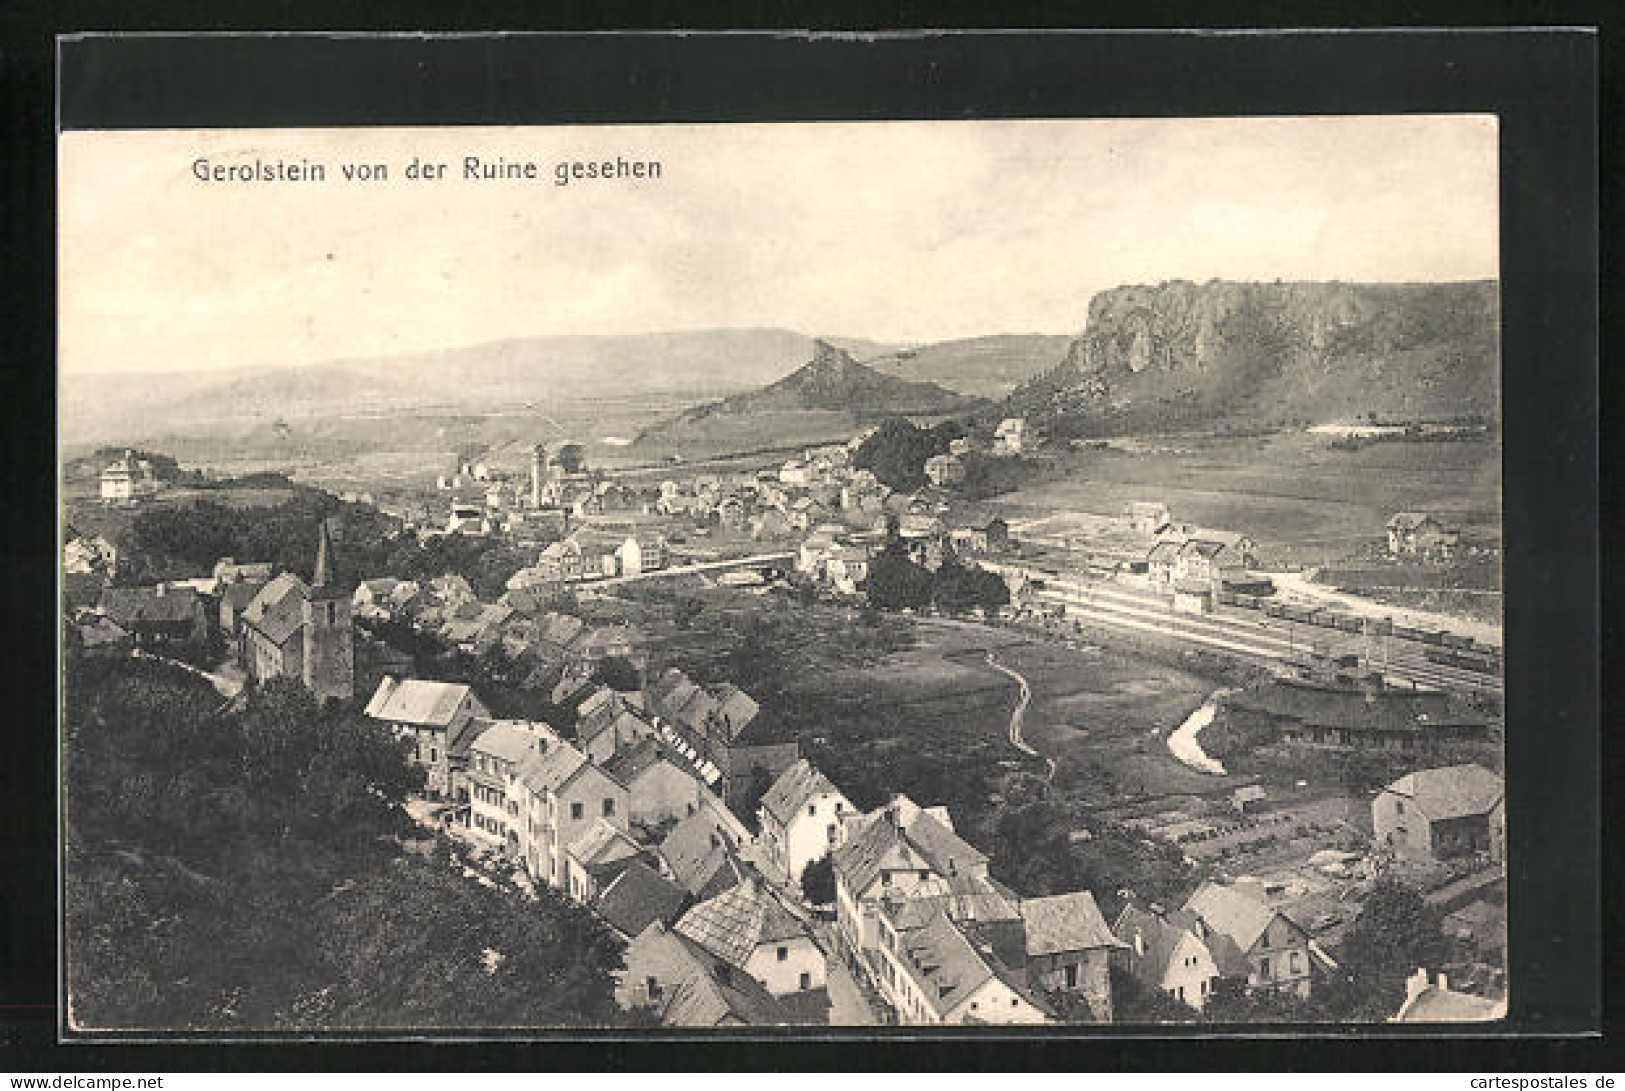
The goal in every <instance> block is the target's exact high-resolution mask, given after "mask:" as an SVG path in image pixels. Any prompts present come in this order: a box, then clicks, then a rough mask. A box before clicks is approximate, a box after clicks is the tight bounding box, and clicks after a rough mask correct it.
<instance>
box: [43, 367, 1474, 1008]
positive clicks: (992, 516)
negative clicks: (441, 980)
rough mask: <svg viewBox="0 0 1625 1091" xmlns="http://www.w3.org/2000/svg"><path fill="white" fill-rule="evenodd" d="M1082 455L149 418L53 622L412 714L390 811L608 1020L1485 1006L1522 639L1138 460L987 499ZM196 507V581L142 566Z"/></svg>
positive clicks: (1027, 425)
mask: <svg viewBox="0 0 1625 1091" xmlns="http://www.w3.org/2000/svg"><path fill="white" fill-rule="evenodd" d="M821 351H822V350H821ZM1078 447H1079V444H1078V443H1077V442H1076V441H1069V440H1067V439H1066V438H1064V437H1061V436H1052V435H1048V434H1046V432H1045V430H1044V428H1042V427H1041V426H1040V425H1038V424H1036V423H1034V422H1032V421H1029V420H1027V419H1026V418H1023V417H1002V418H998V419H994V420H987V421H977V420H952V419H938V420H935V421H914V420H910V419H908V418H905V417H890V418H887V419H885V420H882V421H880V422H878V423H876V424H874V425H872V426H870V427H867V428H865V429H864V430H863V431H861V432H859V433H858V434H856V435H854V436H852V437H851V438H850V440H849V441H847V442H844V443H834V442H832V443H824V444H817V445H812V446H807V447H804V448H800V449H796V450H793V451H782V450H781V451H778V452H775V453H772V454H771V455H764V456H759V457H756V458H734V459H719V460H717V461H716V462H714V463H705V462H703V461H697V462H694V463H688V462H684V461H681V460H668V461H667V462H665V463H664V464H656V465H647V466H640V467H629V468H617V469H614V470H604V469H598V468H595V467H593V466H591V465H589V460H588V456H587V452H586V449H585V448H584V446H583V445H582V444H580V443H576V442H569V441H565V442H555V443H554V444H552V445H551V447H550V446H549V445H546V444H535V445H532V446H531V448H530V450H529V452H528V455H529V457H528V460H527V462H526V463H524V464H516V463H515V462H513V461H512V460H511V459H510V460H509V461H507V462H503V461H501V460H499V459H497V458H496V457H494V456H493V457H486V456H482V455H471V456H470V457H468V458H466V459H459V460H458V462H457V464H456V465H455V466H447V467H444V468H443V470H442V471H441V472H438V473H436V474H434V475H433V480H432V482H430V483H428V484H426V485H425V486H423V487H422V488H419V489H417V490H415V491H413V490H403V489H399V488H395V489H392V490H389V491H386V490H383V489H380V490H378V491H376V492H373V491H367V490H359V489H358V490H349V491H344V492H342V493H340V494H339V495H334V494H331V493H326V492H322V491H321V490H316V489H312V488H310V487H309V486H296V485H295V484H294V483H293V482H291V481H289V480H287V479H286V478H280V477H278V476H277V475H262V478H261V479H227V478H221V477H218V476H211V475H210V474H208V473H202V472H198V471H194V470H187V471H181V470H180V469H179V467H177V466H175V465H174V463H173V460H166V459H164V458H163V457H162V456H159V455H156V454H154V453H152V452H142V451H137V450H134V449H130V450H124V451H121V452H117V453H113V455H112V457H111V458H109V459H108V460H107V461H105V462H104V463H101V464H99V466H96V467H92V468H91V472H92V474H93V476H89V477H87V478H86V479H85V481H84V484H83V487H82V488H81V490H80V492H78V493H77V494H72V495H70V496H69V497H68V498H67V499H66V500H65V504H66V509H67V510H66V511H65V515H64V518H65V520H66V529H65V531H64V555H63V576H62V592H63V600H64V609H65V611H66V615H65V622H66V629H65V637H64V639H65V645H66V647H67V648H68V649H69V651H70V653H71V655H72V656H74V657H76V661H77V662H78V663H79V664H80V667H79V668H78V669H80V670H93V669H97V668H96V665H97V664H107V665H112V664H129V663H132V662H133V663H137V664H147V665H162V666H163V668H164V669H166V670H171V671H175V672H183V673H184V674H186V675H189V676H191V677H192V678H194V679H196V680H199V681H202V682H206V683H207V685H208V687H210V689H211V690H212V691H213V692H214V694H215V695H216V696H217V697H218V700H219V702H220V710H219V714H221V715H230V714H233V713H234V712H240V711H242V710H244V709H248V708H250V707H251V706H252V705H253V703H254V701H255V700H256V699H257V698H256V694H259V693H261V692H262V691H266V692H269V691H271V690H274V689H276V687H279V686H284V687H285V686H290V685H291V686H296V687H298V689H300V690H301V691H303V693H305V694H306V695H308V698H309V700H310V701H311V702H312V704H311V707H312V708H313V709H325V712H323V713H322V714H323V715H352V716H355V717H358V718H359V720H361V721H364V722H365V723H366V724H370V725H373V726H374V727H375V728H376V729H377V730H379V731H382V732H387V735H388V737H389V738H391V739H393V740H395V741H396V744H397V745H398V747H399V752H400V754H401V755H402V756H403V757H404V760H405V761H406V762H407V764H408V765H409V766H410V767H411V768H412V769H413V770H415V771H416V772H415V776H416V780H415V782H414V785H413V788H412V790H411V792H410V794H409V798H407V799H406V801H405V809H406V811H407V812H408V813H409V814H410V815H411V817H412V819H413V820H414V822H415V824H416V830H417V832H416V833H415V834H414V835H413V836H412V837H410V838H407V839H406V841H405V842H404V843H406V844H408V845H412V846H420V844H421V846H428V845H438V846H439V849H438V850H435V851H437V852H438V853H439V854H440V855H439V856H438V857H436V858H437V859H440V860H442V862H443V863H444V864H445V866H446V867H447V869H448V870H449V871H450V872H451V873H453V874H454V875H458V876H462V877H464V878H467V879H468V880H469V881H472V882H476V883H478V884H480V885H482V886H484V887H486V888H488V889H489V890H491V891H494V892H496V894H497V895H498V896H500V897H501V898H503V899H508V900H510V901H512V902H513V903H514V904H516V905H520V906H524V905H530V906H538V907H539V906H542V905H544V904H547V905H551V904H556V903H559V902H561V901H562V902H564V903H568V904H571V905H574V906H579V907H581V908H583V909H585V910H586V911H588V912H589V913H590V914H591V916H592V918H593V919H594V920H595V921H596V922H597V923H598V925H599V926H601V927H602V929H604V930H606V931H607V933H608V934H609V935H610V936H612V937H613V939H614V943H615V944H616V946H617V947H618V948H619V951H620V954H619V956H618V959H617V961H616V965H615V968H614V972H613V974H612V977H613V999H614V1003H615V1005H616V1007H617V1008H618V1009H619V1010H620V1011H621V1012H623V1013H625V1015H626V1016H627V1017H628V1018H643V1019H647V1020H649V1021H650V1022H651V1023H654V1024H663V1025H668V1026H680V1027H695V1026H735V1025H748V1026H757V1025H925V1024H978V1023H979V1024H1046V1023H1092V1024H1104V1023H1112V1022H1123V1023H1133V1022H1195V1021H1198V1020H1203V1019H1211V1020H1214V1021H1219V1022H1238V1021H1243V1022H1244V1021H1269V1020H1271V1019H1278V1020H1296V1021H1317V1020H1324V1021H1361V1020H1384V1019H1388V1020H1398V1021H1405V1020H1418V1021H1427V1022H1437V1021H1457V1020H1461V1021H1469V1020H1484V1019H1493V1018H1497V1017H1498V1016H1499V1015H1501V1014H1503V1013H1504V1011H1505V991H1506V981H1505V954H1504V944H1505V909H1504V899H1505V866H1504V857H1505V852H1504V844H1505V836H1504V835H1505V818H1504V789H1503V784H1502V779H1501V776H1500V773H1499V770H1500V760H1501V759H1500V737H1501V731H1502V723H1501V719H1502V715H1503V714H1502V712H1501V707H1500V696H1501V687H1502V681H1501V668H1502V653H1501V646H1500V635H1499V625H1498V624H1492V623H1490V622H1488V621H1485V620H1482V619H1475V618H1473V617H1468V616H1460V615H1457V616H1445V615H1442V614H1440V613H1438V612H1436V611H1433V610H1431V609H1429V608H1427V607H1426V606H1425V605H1416V604H1414V603H1411V602H1407V601H1405V600H1404V599H1400V598H1394V597H1392V596H1390V597H1388V598H1383V597H1381V596H1380V595H1379V594H1376V593H1369V594H1368V593H1362V590H1363V589H1362V588H1361V587H1359V586H1356V583H1357V581H1355V580H1354V579H1353V577H1352V576H1351V577H1349V578H1348V580H1347V581H1342V582H1328V580H1327V579H1325V578H1317V577H1319V576H1322V575H1323V573H1322V572H1321V571H1320V570H1319V569H1320V568H1323V567H1327V566H1310V565H1305V564H1302V563H1299V562H1295V561H1293V560H1291V559H1290V558H1282V557H1279V556H1277V557H1272V556H1271V555H1270V552H1271V551H1270V547H1269V543H1267V542H1262V541H1258V540H1255V538H1258V537H1260V536H1259V535H1258V533H1257V532H1256V531H1255V530H1254V529H1253V528H1251V527H1249V526H1246V525H1236V526H1230V527H1222V528H1221V527H1212V526H1204V525H1200V524H1199V523H1197V522H1194V521H1191V520H1189V519H1188V518H1185V517H1183V516H1182V515H1181V513H1180V512H1179V511H1177V510H1174V509H1173V508H1172V506H1171V505H1170V504H1169V503H1166V502H1164V501H1163V500H1162V499H1161V498H1159V497H1158V496H1156V495H1155V494H1147V495H1143V496H1142V497H1141V498H1140V499H1135V500H1132V501H1131V502H1129V503H1127V504H1126V505H1121V506H1114V505H1112V504H1111V503H1109V502H1101V503H1097V504H1095V505H1094V509H1095V510H1088V509H1087V508H1086V507H1084V506H1083V505H1080V506H1079V507H1078V508H1077V509H1074V510H1053V511H1051V512H1050V513H1048V514H1039V515H1032V516H1024V515H1018V514H1016V513H1008V514H1007V513H1005V512H1003V511H1001V510H1000V509H998V508H996V507H993V506H990V505H988V504H986V503H985V502H983V501H984V498H985V496H986V495H987V494H989V493H994V494H996V493H997V492H998V491H999V486H997V485H994V486H992V487H986V486H987V483H988V482H989V481H995V482H997V481H1000V480H1003V478H1005V477H1009V476H1010V475H1016V474H1020V473H1036V472H1040V470H1041V468H1042V466H1043V465H1044V464H1045V459H1048V458H1065V457H1070V454H1069V453H1070V452H1072V451H1074V450H1076V449H1078ZM1035 468H1037V469H1035ZM1001 475H1002V476H1001ZM1084 487H1085V488H1086V487H1087V486H1086V485H1085V486H1084ZM301 504H303V505H304V506H301ZM1102 509H1104V510H1102ZM284 510H286V512H287V513H288V514H287V515H286V516H285V517H284V516H282V515H275V516H273V515H268V514H264V513H280V512H284ZM177 513H182V514H177ZM234 513H235V514H234ZM183 515H184V517H185V518H188V519H192V520H194V522H188V523H185V524H184V525H183V526H182V527H181V529H174V528H169V527H168V526H167V524H166V522H165V521H166V520H168V519H178V518H182V517H183ZM239 517H241V520H242V521H243V522H244V523H245V524H246V523H250V522H255V521H259V522H262V523H265V522H270V521H272V520H273V518H274V519H280V520H282V521H281V522H279V523H277V524H276V525H277V526H278V527H279V528H280V530H281V531H282V532H283V533H280V534H279V535H278V537H277V540H276V541H275V542H267V543H265V545H264V547H263V548H264V549H265V552H264V553H263V554H261V555H254V556H251V555H247V554H246V553H243V552H234V553H232V554H231V555H227V554H225V553H217V554H215V555H214V556H213V557H212V558H210V560H212V564H210V563H207V562H206V561H204V560H203V559H202V557H203V555H202V554H199V553H196V551H197V550H199V549H205V548H207V543H209V542H212V541H216V540H218V541H219V542H220V543H221V545H222V546H229V548H231V549H233V550H241V549H244V548H249V546H248V545H246V544H245V543H247V542H250V541H252V540H253V539H251V538H250V537H249V535H248V532H247V531H246V530H245V531H243V532H242V533H241V534H239V535H238V537H236V538H235V539H234V538H233V537H232V534H231V533H228V532H227V531H226V530H225V529H221V528H219V527H215V526H212V525H206V524H208V521H209V520H210V519H216V520H220V521H222V522H230V521H231V520H233V519H238V518H239ZM232 525H234V526H235V525H236V524H235V523H234V524H232ZM217 530H218V534H216V533H215V532H216V531H217ZM177 541H184V544H185V548H188V549H191V550H192V551H193V552H194V554H195V556H196V559H195V560H194V561H193V562H192V563H196V564H197V565H198V567H196V568H195V569H192V570H190V571H185V570H183V569H184V567H185V566H184V564H180V565H179V567H177V562H176V559H175V557H174V556H173V555H171V556H168V557H160V556H158V555H159V554H161V553H162V552H163V547H162V543H165V542H170V543H174V542H177ZM1359 549H1360V550H1362V551H1363V552H1362V553H1361V554H1360V555H1361V556H1363V557H1365V558H1367V559H1366V560H1364V561H1362V562H1361V563H1362V564H1363V565H1364V566H1365V568H1366V569H1377V568H1381V567H1382V566H1389V567H1392V568H1394V569H1395V570H1403V571H1404V572H1406V573H1416V572H1420V573H1422V577H1417V576H1414V575H1407V577H1406V578H1407V579H1410V580H1412V581H1415V580H1418V579H1421V578H1423V577H1426V576H1427V574H1428V573H1429V572H1432V571H1440V570H1444V569H1446V568H1448V567H1449V566H1451V565H1454V564H1456V563H1457V562H1460V561H1461V560H1462V559H1463V558H1467V557H1472V558H1475V559H1476V561H1487V562H1489V563H1493V560H1494V556H1495V549H1496V546H1495V544H1494V543H1493V542H1486V541H1482V540H1476V539H1474V538H1473V537H1472V536H1471V535H1468V534H1466V533H1464V532H1463V531H1462V529H1461V528H1460V527H1458V526H1455V525H1453V524H1452V523H1451V522H1450V520H1449V519H1448V518H1446V517H1444V516H1441V515H1439V514H1435V513H1430V512H1426V511H1414V510H1411V511H1396V512H1393V513H1391V517H1390V518H1388V519H1387V520H1386V522H1385V523H1377V524H1373V525H1370V526H1369V527H1368V528H1367V535H1366V541H1365V542H1364V543H1363V544H1361V545H1360V546H1359ZM273 550H274V551H275V552H274V553H273V552H272V551H273ZM442 563H443V564H444V565H445V567H444V568H440V569H437V568H436V567H435V566H436V565H438V564H442ZM1343 567H1344V568H1345V569H1349V570H1352V569H1353V568H1354V566H1353V565H1351V564H1349V563H1344V565H1343ZM109 669H111V667H110V666H109ZM412 851H419V848H417V847H414V848H413V849H412ZM423 851H429V850H428V849H426V848H424V849H423ZM537 911H538V912H539V911H540V910H539V909H538V910H537ZM1396 922H1399V923H1398V924H1396ZM1395 928H1401V930H1402V931H1403V930H1404V929H1409V930H1410V931H1409V933H1408V934H1403V935H1395V934H1393V929H1395ZM487 955H488V956H489V960H490V962H491V966H492V967H495V966H496V965H497V964H498V963H500V962H501V961H502V960H503V959H504V957H506V953H505V952H503V951H501V950H498V949H495V948H492V949H490V950H488V951H487ZM1411 963H1415V964H1414V965H1413V964H1411ZM491 972H492V973H495V972H496V970H495V969H494V968H493V969H491Z"/></svg>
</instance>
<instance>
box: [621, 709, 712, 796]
mask: <svg viewBox="0 0 1625 1091" xmlns="http://www.w3.org/2000/svg"><path fill="white" fill-rule="evenodd" d="M626 715H628V716H631V713H626ZM634 719H635V717H634ZM642 722H643V721H641V720H639V721H638V723H642ZM651 730H652V729H651ZM662 762H664V763H665V764H667V765H670V766H671V767H672V768H674V769H676V770H677V771H678V772H680V773H683V774H684V775H685V776H689V777H692V776H693V774H692V773H691V772H690V771H689V766H688V762H686V761H684V760H683V759H682V758H681V757H679V756H677V755H674V754H673V753H672V752H671V749H670V748H669V747H667V746H666V745H665V744H663V743H662V742H661V741H660V740H659V739H658V738H656V737H654V736H653V735H649V736H647V737H645V738H643V739H640V740H639V741H638V743H637V745H636V746H630V747H627V748H626V749H625V750H619V751H617V752H616V753H615V754H614V755H612V756H611V757H610V759H609V760H608V761H606V762H604V764H603V765H602V766H601V768H602V769H603V770H604V772H605V773H608V774H609V776H610V777H611V778H613V779H614V780H615V781H616V782H617V783H618V784H620V785H621V786H622V787H625V788H631V787H632V785H633V783H634V782H635V781H636V780H637V779H638V778H639V777H641V776H642V775H643V774H644V773H646V772H648V771H649V770H650V769H653V768H654V767H655V766H657V765H659V764H661V763H662Z"/></svg>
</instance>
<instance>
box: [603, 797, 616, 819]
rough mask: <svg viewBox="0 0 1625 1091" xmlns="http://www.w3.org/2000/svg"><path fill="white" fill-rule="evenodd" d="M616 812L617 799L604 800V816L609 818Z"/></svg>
mask: <svg viewBox="0 0 1625 1091" xmlns="http://www.w3.org/2000/svg"><path fill="white" fill-rule="evenodd" d="M614 813H615V801H614V800H613V799H606V800H604V817H605V818H608V817H609V816H610V815H612V814H614Z"/></svg>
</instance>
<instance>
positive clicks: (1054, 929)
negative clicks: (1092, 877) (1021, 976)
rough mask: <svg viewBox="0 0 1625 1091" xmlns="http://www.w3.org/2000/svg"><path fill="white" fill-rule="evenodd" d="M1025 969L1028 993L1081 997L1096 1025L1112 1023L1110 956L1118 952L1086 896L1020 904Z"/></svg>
mask: <svg viewBox="0 0 1625 1091" xmlns="http://www.w3.org/2000/svg"><path fill="white" fill-rule="evenodd" d="M1016 910H1017V912H1019V913H1020V914H1021V920H1022V923H1023V925H1024V926H1025V938H1026V951H1025V955H1026V959H1025V965H1024V969H1025V972H1026V981H1027V984H1028V986H1029V987H1031V988H1032V989H1035V990H1039V991H1049V992H1067V993H1072V994H1074V995H1077V996H1081V997H1082V998H1083V999H1084V1000H1086V1001H1088V1003H1089V1011H1090V1012H1091V1014H1093V1015H1094V1017H1095V1020H1096V1021H1097V1022H1101V1023H1109V1022H1111V1021H1112V987H1111V954H1112V952H1113V951H1114V950H1116V949H1118V948H1120V947H1122V946H1123V943H1122V941H1121V940H1119V939H1118V938H1117V937H1116V936H1115V935H1113V934H1112V930H1111V928H1110V927H1108V926H1107V924H1106V918H1104V917H1103V916H1101V914H1100V906H1099V905H1098V904H1096V902H1095V896H1094V895H1093V894H1091V893H1089V892H1088V891H1087V890H1079V891H1074V892H1072V893H1070V894H1051V895H1048V896H1046V897H1042V898H1024V899H1022V900H1021V901H1020V902H1018V903H1017V905H1016Z"/></svg>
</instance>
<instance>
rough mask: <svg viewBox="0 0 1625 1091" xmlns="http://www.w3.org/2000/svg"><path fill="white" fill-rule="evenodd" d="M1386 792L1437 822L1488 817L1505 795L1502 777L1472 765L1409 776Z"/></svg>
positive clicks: (1430, 770)
mask: <svg viewBox="0 0 1625 1091" xmlns="http://www.w3.org/2000/svg"><path fill="white" fill-rule="evenodd" d="M1385 790H1386V791H1389V792H1392V793H1394V794H1395V795H1401V796H1405V797H1406V798H1407V799H1410V800H1412V801H1413V802H1414V804H1415V806H1416V809H1417V810H1419V811H1421V812H1422V813H1423V814H1425V815H1427V816H1428V817H1429V818H1431V819H1433V820H1434V821H1436V822H1437V821H1441V820H1444V819H1449V818H1468V817H1472V816H1476V815H1483V814H1489V813H1490V811H1492V810H1493V809H1494V808H1495V805H1496V804H1497V803H1499V802H1501V799H1502V798H1503V796H1504V795H1505V792H1506V789H1505V788H1504V787H1503V785H1502V783H1501V778H1500V777H1498V776H1496V775H1495V774H1494V773H1492V772H1490V771H1489V770H1488V769H1486V768H1484V767H1483V766H1482V765H1473V764H1468V765H1447V766H1445V767H1443V768H1441V769H1423V770H1420V771H1418V772H1415V773H1407V774H1406V775H1405V776H1402V777H1400V778H1399V779H1398V780H1396V781H1394V782H1393V783H1392V784H1390V785H1388V787H1387V788H1386V789H1385Z"/></svg>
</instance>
